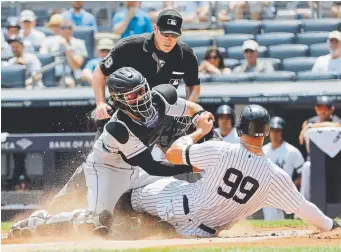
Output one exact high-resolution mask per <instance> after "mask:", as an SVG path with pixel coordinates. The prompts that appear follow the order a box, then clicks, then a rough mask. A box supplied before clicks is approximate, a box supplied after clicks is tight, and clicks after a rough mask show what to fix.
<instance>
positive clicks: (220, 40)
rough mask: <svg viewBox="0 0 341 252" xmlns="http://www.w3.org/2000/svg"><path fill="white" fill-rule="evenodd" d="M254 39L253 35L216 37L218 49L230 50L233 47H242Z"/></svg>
mask: <svg viewBox="0 0 341 252" xmlns="http://www.w3.org/2000/svg"><path fill="white" fill-rule="evenodd" d="M249 39H254V36H253V35H252V34H226V35H224V36H219V37H216V45H217V46H218V47H224V48H229V47H232V46H240V45H242V44H243V42H244V41H246V40H249Z"/></svg>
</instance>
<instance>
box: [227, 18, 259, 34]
mask: <svg viewBox="0 0 341 252" xmlns="http://www.w3.org/2000/svg"><path fill="white" fill-rule="evenodd" d="M224 31H225V34H230V33H244V34H245V33H246V34H259V33H260V32H261V22H260V21H253V20H236V21H230V22H227V23H225V24H224Z"/></svg>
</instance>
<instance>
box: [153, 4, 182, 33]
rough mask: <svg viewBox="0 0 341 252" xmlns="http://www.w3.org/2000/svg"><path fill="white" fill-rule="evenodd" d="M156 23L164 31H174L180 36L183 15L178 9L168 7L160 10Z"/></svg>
mask: <svg viewBox="0 0 341 252" xmlns="http://www.w3.org/2000/svg"><path fill="white" fill-rule="evenodd" d="M156 25H157V26H158V27H159V29H160V31H161V32H163V33H174V34H177V35H179V36H180V35H181V26H182V17H181V15H180V13H178V12H177V11H175V10H172V9H166V10H163V11H161V12H160V14H159V17H158V18H157V22H156Z"/></svg>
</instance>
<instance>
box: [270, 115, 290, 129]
mask: <svg viewBox="0 0 341 252" xmlns="http://www.w3.org/2000/svg"><path fill="white" fill-rule="evenodd" d="M285 124H286V122H285V120H284V119H283V118H282V117H279V116H275V117H272V118H271V120H270V123H269V125H270V129H281V130H283V129H284V127H285Z"/></svg>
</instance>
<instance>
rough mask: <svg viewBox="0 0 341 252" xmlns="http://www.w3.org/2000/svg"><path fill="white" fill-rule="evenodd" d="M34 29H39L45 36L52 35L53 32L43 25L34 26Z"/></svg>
mask: <svg viewBox="0 0 341 252" xmlns="http://www.w3.org/2000/svg"><path fill="white" fill-rule="evenodd" d="M35 29H37V30H38V31H41V32H42V33H44V34H45V35H46V36H52V35H53V33H52V32H51V31H50V29H49V28H47V27H45V26H36V27H35Z"/></svg>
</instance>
